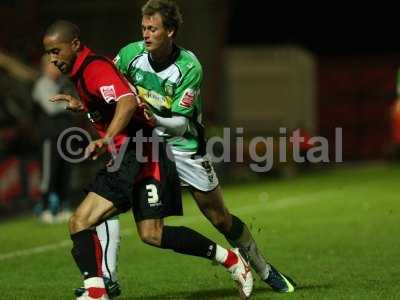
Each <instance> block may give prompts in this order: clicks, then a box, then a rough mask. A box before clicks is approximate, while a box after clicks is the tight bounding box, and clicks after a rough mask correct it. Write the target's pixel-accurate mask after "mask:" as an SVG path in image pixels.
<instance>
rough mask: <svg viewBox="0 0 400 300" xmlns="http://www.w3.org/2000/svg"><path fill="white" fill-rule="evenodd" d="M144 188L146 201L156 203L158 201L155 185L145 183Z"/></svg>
mask: <svg viewBox="0 0 400 300" xmlns="http://www.w3.org/2000/svg"><path fill="white" fill-rule="evenodd" d="M146 190H147V201H148V202H149V204H155V203H157V202H158V193H157V187H156V186H155V185H154V184H147V185H146Z"/></svg>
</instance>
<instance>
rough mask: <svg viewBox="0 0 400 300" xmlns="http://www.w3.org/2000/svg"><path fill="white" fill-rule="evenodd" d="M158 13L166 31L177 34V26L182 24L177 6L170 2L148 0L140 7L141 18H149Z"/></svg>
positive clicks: (167, 0)
mask: <svg viewBox="0 0 400 300" xmlns="http://www.w3.org/2000/svg"><path fill="white" fill-rule="evenodd" d="M155 13H159V14H160V15H161V17H162V19H163V25H164V27H165V28H167V29H172V30H174V35H176V34H177V33H178V29H179V26H180V25H181V24H182V23H183V18H182V14H181V12H180V9H179V6H178V5H177V4H176V3H175V2H174V1H171V0H149V1H147V2H146V4H145V5H143V7H142V16H151V15H154V14H155Z"/></svg>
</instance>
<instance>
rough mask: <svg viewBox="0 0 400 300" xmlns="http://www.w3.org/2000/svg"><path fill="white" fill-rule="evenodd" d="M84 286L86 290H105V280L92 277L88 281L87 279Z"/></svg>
mask: <svg viewBox="0 0 400 300" xmlns="http://www.w3.org/2000/svg"><path fill="white" fill-rule="evenodd" d="M83 285H84V287H85V289H88V288H93V287H95V288H103V289H104V288H105V287H104V280H103V278H102V277H90V278H88V279H85V280H84V281H83Z"/></svg>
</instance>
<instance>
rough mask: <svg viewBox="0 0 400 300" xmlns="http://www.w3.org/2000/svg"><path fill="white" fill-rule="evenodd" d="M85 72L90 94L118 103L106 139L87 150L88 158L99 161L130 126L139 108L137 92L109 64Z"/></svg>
mask: <svg viewBox="0 0 400 300" xmlns="http://www.w3.org/2000/svg"><path fill="white" fill-rule="evenodd" d="M85 72H87V73H85V76H86V77H85V78H86V85H87V88H88V91H89V93H91V94H94V95H97V96H99V99H102V101H104V103H106V104H109V105H112V104H114V103H116V107H115V112H114V116H113V118H112V120H111V122H110V124H109V125H108V127H107V131H106V133H105V135H104V137H103V138H101V139H98V140H95V141H92V142H91V143H90V144H89V146H88V147H87V149H86V155H87V156H88V157H89V156H90V157H92V159H97V158H98V157H99V156H100V155H102V154H103V153H104V152H105V151H106V149H107V146H108V145H109V144H110V143H111V142H112V141H113V139H114V138H115V137H116V136H117V135H118V134H119V133H121V132H122V131H123V130H124V129H125V128H126V126H127V125H128V124H129V122H130V121H131V119H132V117H133V115H134V113H135V111H136V108H137V106H138V100H137V95H136V92H135V91H134V90H132V89H131V88H130V87H129V86H128V84H127V82H126V81H125V80H124V79H123V77H122V76H121V75H120V74H119V73H118V72H117V71H116V70H115V68H113V67H112V66H111V65H110V64H109V63H106V62H98V63H97V64H94V63H92V64H91V65H90V66H89V67H88V68H87V69H86V70H85ZM99 74H101V75H99Z"/></svg>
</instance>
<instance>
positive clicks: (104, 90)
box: [100, 85, 117, 103]
mask: <svg viewBox="0 0 400 300" xmlns="http://www.w3.org/2000/svg"><path fill="white" fill-rule="evenodd" d="M100 92H101V95H102V96H103V98H104V100H105V101H106V102H107V103H111V102H115V101H116V100H117V96H116V94H115V89H114V85H104V86H102V87H100Z"/></svg>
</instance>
